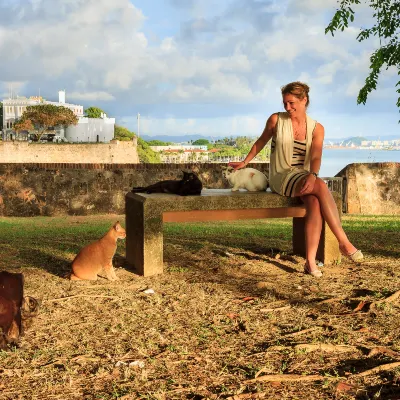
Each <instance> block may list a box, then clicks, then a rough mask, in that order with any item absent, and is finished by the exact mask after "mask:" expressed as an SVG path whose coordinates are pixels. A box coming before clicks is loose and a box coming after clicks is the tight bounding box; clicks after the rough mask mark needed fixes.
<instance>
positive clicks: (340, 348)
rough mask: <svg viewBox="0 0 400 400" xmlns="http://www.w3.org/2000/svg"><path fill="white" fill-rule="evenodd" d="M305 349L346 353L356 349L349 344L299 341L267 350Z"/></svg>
mask: <svg viewBox="0 0 400 400" xmlns="http://www.w3.org/2000/svg"><path fill="white" fill-rule="evenodd" d="M287 349H293V350H306V351H307V352H312V351H325V352H330V353H334V352H337V353H346V352H349V351H357V350H358V349H357V347H355V346H349V345H334V344H327V343H318V344H308V343H300V344H297V345H295V346H293V347H291V346H271V347H270V348H269V349H268V350H287Z"/></svg>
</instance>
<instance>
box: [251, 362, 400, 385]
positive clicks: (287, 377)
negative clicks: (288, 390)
mask: <svg viewBox="0 0 400 400" xmlns="http://www.w3.org/2000/svg"><path fill="white" fill-rule="evenodd" d="M398 367H400V362H395V363H390V364H384V365H379V366H378V367H375V368H372V369H368V370H367V371H364V372H360V373H359V374H354V375H352V376H350V377H349V379H353V378H362V377H364V376H368V375H372V374H375V373H378V372H382V371H389V370H391V369H394V368H398ZM325 379H327V380H336V379H341V377H336V376H321V375H293V374H278V375H263V376H258V377H257V378H254V379H249V380H247V381H244V383H245V384H249V383H254V382H260V381H262V382H295V381H296V382H301V381H303V382H312V381H321V380H325Z"/></svg>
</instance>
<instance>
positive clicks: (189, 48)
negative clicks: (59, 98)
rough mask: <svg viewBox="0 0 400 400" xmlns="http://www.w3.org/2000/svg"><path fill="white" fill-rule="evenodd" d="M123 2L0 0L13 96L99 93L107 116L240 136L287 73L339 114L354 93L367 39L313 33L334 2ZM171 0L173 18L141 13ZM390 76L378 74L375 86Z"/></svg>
mask: <svg viewBox="0 0 400 400" xmlns="http://www.w3.org/2000/svg"><path fill="white" fill-rule="evenodd" d="M131 1H132V3H135V0H131ZM131 1H130V0H114V1H109V0H98V1H97V0H57V1H54V0H40V1H39V0H36V1H33V0H32V1H30V0H29V1H28V0H15V6H12V5H10V4H11V2H9V1H6V0H0V52H1V54H3V55H7V57H3V59H2V62H1V63H0V76H1V77H2V79H3V80H4V81H6V82H8V81H10V82H11V81H15V82H24V84H21V86H20V87H19V89H18V91H19V92H21V94H26V95H32V94H36V93H37V90H38V88H39V87H40V88H42V94H43V95H44V96H49V97H50V96H51V95H52V94H53V93H56V92H57V90H58V89H59V88H60V87H62V88H65V89H66V90H67V95H68V93H70V94H69V95H68V97H69V98H71V100H74V101H76V102H80V101H81V102H83V103H84V104H83V105H84V106H86V104H85V102H91V103H93V102H100V103H101V102H109V104H107V107H108V106H109V109H108V108H107V112H108V114H109V115H111V116H112V115H116V116H121V115H129V113H134V112H135V109H138V110H139V109H140V108H142V109H143V108H145V109H146V110H147V111H148V113H149V114H151V115H154V116H155V117H156V120H157V121H160V122H159V124H158V125H151V127H152V129H155V131H156V132H157V133H158V132H162V131H163V127H164V125H163V123H162V121H163V122H165V120H163V118H162V117H163V116H165V115H166V114H171V115H172V117H171V121H173V122H169V124H167V125H165V127H169V126H173V129H175V130H177V131H179V132H182V133H183V132H185V129H193V131H194V130H196V129H204V131H206V130H207V129H211V130H213V129H214V128H215V126H219V128H218V129H217V131H218V132H220V131H221V132H222V131H223V129H226V130H227V131H231V130H232V129H233V126H237V127H238V128H237V131H238V132H239V133H240V130H242V129H243V131H246V132H250V131H253V128H254V127H255V125H257V124H258V123H259V121H262V120H263V119H264V118H265V117H264V116H262V117H261V116H260V117H254V116H252V117H249V118H250V119H246V118H247V117H246V114H249V113H259V114H260V115H264V114H268V113H270V112H271V113H272V112H274V111H277V107H280V106H281V104H280V102H281V99H280V87H281V86H282V85H283V84H285V83H287V82H289V81H291V80H302V81H305V82H308V83H310V85H311V87H312V96H313V100H312V105H313V110H315V111H316V112H318V110H319V109H318V108H317V106H318V107H321V108H322V107H324V106H326V105H327V104H328V103H329V109H330V110H331V112H332V113H335V112H339V111H340V110H341V108H342V107H345V106H344V105H343V104H342V103H343V102H342V101H341V99H343V96H344V97H345V99H346V101H349V100H354V99H351V97H353V96H355V95H356V94H357V93H358V88H359V87H360V85H362V82H363V80H364V79H365V77H366V76H367V73H368V66H369V56H370V54H371V52H372V51H373V46H374V45H376V41H371V43H361V44H360V43H359V42H357V40H356V36H357V34H358V32H359V29H358V27H357V25H355V27H350V28H348V29H346V30H345V31H344V32H338V33H337V34H336V35H335V37H334V38H332V37H331V36H330V35H325V33H324V30H325V27H326V24H327V23H328V22H327V21H328V19H329V18H330V17H331V16H332V15H333V14H332V8H335V5H336V0H327V1H325V2H322V1H320V0H290V1H289V0H280V1H278V0H274V1H272V0H221V2H218V4H216V3H215V2H212V1H211V0H204V1H199V0H192V1H189V2H186V1H182V0H171V1H170V2H169V3H168V2H164V1H162V0H154V2H149V3H148V6H147V7H146V10H147V13H146V15H144V12H142V11H141V10H139V8H138V7H135V6H134V5H133V4H132V3H131ZM172 3H173V4H174V6H175V7H176V8H174V9H173V10H175V14H173V15H174V18H175V20H172V17H171V16H170V15H172V14H169V13H168V11H171V10H172V9H168V10H167V9H162V10H157V12H155V11H154V10H152V7H160V8H161V7H167V6H166V4H169V5H170V4H172ZM213 4H214V6H213V7H211V6H212V5H213ZM16 10H18V12H16ZM152 11H153V12H152ZM160 14H162V16H161V17H160V16H159V15H160ZM366 15H367V14H365V16H364V14H362V15H361V16H362V18H364V19H362V20H363V21H364V20H365V21H367V17H366ZM157 16H158V17H157ZM155 18H162V20H163V21H165V20H168V22H169V23H170V24H169V25H167V26H162V27H159V26H158V22H159V20H158V19H155ZM170 19H171V20H170ZM357 21H358V20H357ZM149 32H150V33H149ZM395 79H396V75H395V71H394V70H392V69H391V70H390V71H388V72H384V75H383V76H382V80H380V84H382V85H384V87H383V88H382V93H384V92H385V90H386V89H385V88H389V89H388V90H389V91H390V90H391V89H390V88H392V87H393V81H394V80H395ZM2 91H3V92H7V86H4V84H3V89H2ZM33 91H34V93H32V92H33ZM23 92H24V93H23ZM385 93H386V92H385ZM388 93H389V92H388ZM314 99H315V100H317V99H318V100H319V101H316V102H314ZM354 102H355V100H354ZM314 104H315V106H314ZM90 105H93V104H90ZM99 106H100V107H101V106H102V104H99ZM199 114H201V117H207V118H206V119H204V118H200V117H199ZM214 116H216V117H220V118H222V119H221V120H220V122H218V123H216V119H215V118H212V117H214ZM178 117H183V121H182V122H179V120H178ZM236 118H239V119H237V120H236ZM254 118H255V119H254ZM394 118H396V119H397V115H396V116H395V117H394ZM134 120H135V116H134V117H133V119H132V121H133V122H132V123H133V126H134V125H135V123H134ZM186 120H190V121H191V124H190V125H186V122H185V121H186ZM251 121H253V122H251ZM254 121H258V122H257V123H256V122H254ZM264 122H265V121H263V123H264ZM263 123H262V124H261V125H263ZM144 124H145V122H144ZM251 124H255V125H251ZM168 129H169V128H168ZM235 129H236V128H235ZM149 132H150V130H149ZM175 133H176V132H175Z"/></svg>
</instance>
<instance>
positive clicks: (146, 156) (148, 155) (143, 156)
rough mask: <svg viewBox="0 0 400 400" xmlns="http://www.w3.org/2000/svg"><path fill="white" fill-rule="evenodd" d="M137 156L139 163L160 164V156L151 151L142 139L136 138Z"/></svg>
mask: <svg viewBox="0 0 400 400" xmlns="http://www.w3.org/2000/svg"><path fill="white" fill-rule="evenodd" d="M137 151H138V155H139V161H140V162H141V163H152V164H157V163H160V162H161V160H160V155H159V154H158V153H156V152H155V151H153V150H152V149H151V148H150V146H149V144H148V143H147V142H146V141H145V140H143V139H142V138H138V149H137Z"/></svg>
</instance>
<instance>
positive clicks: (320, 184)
mask: <svg viewBox="0 0 400 400" xmlns="http://www.w3.org/2000/svg"><path fill="white" fill-rule="evenodd" d="M304 179H305V178H303V179H302V180H301V181H300V182H299V184H298V185H297V187H296V193H295V196H301V195H300V193H299V192H300V189H301V187H302V183H303V180H304ZM310 194H312V195H314V196H316V197H317V198H318V200H319V205H320V208H321V213H322V216H323V218H324V220H325V221H326V223H327V224H328V226H329V228H330V229H331V231H332V233H333V234H334V235H335V236H336V239H337V240H338V242H339V248H340V250H341V251H342V252H344V253H345V254H353V253H354V252H355V251H356V250H357V249H356V248H355V247H354V246H353V245H352V244H351V242H350V241H349V239H348V238H347V235H346V233H345V232H344V230H343V228H342V224H341V222H340V218H339V213H338V210H337V207H336V203H335V200H334V199H333V196H332V193H331V192H330V190H329V189H328V186H327V185H326V183H325V182H324V181H323V180H322V179H320V178H317V179H316V180H315V185H314V189H313V190H312V192H311V193H307V195H310Z"/></svg>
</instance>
